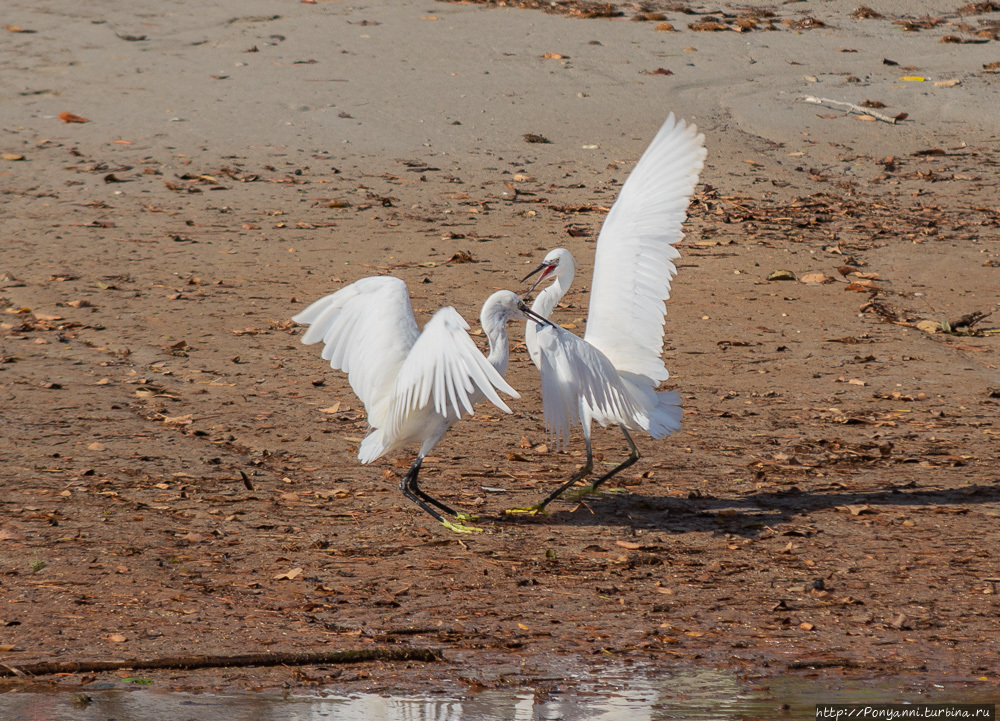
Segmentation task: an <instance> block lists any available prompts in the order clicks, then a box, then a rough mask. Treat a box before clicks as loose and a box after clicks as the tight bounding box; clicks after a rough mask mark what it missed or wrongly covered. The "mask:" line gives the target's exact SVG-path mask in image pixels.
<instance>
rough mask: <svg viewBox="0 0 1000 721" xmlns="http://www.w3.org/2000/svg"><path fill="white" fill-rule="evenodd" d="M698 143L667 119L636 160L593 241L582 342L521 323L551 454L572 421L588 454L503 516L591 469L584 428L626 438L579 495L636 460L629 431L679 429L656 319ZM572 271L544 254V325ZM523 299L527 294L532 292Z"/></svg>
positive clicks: (691, 131) (560, 254) (559, 256)
mask: <svg viewBox="0 0 1000 721" xmlns="http://www.w3.org/2000/svg"><path fill="white" fill-rule="evenodd" d="M704 144H705V137H704V136H703V135H702V134H700V133H699V132H698V129H697V128H696V127H695V126H694V125H689V124H687V123H685V122H684V121H683V120H675V119H674V116H673V113H671V114H670V116H669V117H668V118H667V120H666V122H665V123H664V124H663V126H662V127H661V128H660V130H659V132H658V133H657V134H656V137H655V138H654V139H653V142H652V143H650V145H649V147H648V148H647V149H646V152H645V153H643V155H642V157H641V158H640V159H639V162H638V163H637V164H636V166H635V169H634V170H633V171H632V173H631V175H629V177H628V179H627V180H626V181H625V184H624V185H623V186H622V189H621V193H619V195H618V199H617V200H616V201H615V203H614V205H613V206H612V207H611V210H610V211H609V212H608V215H607V218H605V220H604V225H603V226H602V228H601V232H600V235H599V236H598V239H597V251H596V254H595V258H594V278H593V282H592V284H591V288H590V309H589V314H588V317H587V330H586V333H585V335H584V337H583V338H580V337H578V336H576V335H575V334H573V333H570V332H569V331H567V330H565V329H563V328H561V327H558V326H555V325H551V324H550V325H540V324H537V323H535V322H533V321H531V320H529V321H528V324H527V328H526V331H525V341H526V342H527V345H528V352H529V354H530V355H531V359H532V361H534V363H535V365H536V366H538V369H539V371H540V372H541V379H542V403H543V407H544V412H545V424H546V426H547V427H548V429H549V433H550V434H551V435H552V437H553V440H554V441H555V443H556V446H557V447H563V448H564V447H565V446H566V444H567V443H568V440H569V435H570V429H571V427H572V426H573V425H577V424H579V425H580V426H581V428H582V430H583V439H584V443H585V444H586V449H587V459H586V463H585V464H584V466H583V468H581V469H580V470H579V471H578V472H577V473H575V474H574V475H573V476H572V478H570V479H569V480H568V481H567V482H566V483H564V484H562V485H561V486H560V487H559V488H557V489H556V490H555V491H553V492H552V493H551V494H549V495H548V496H547V497H545V498H544V499H542V500H541V501H540V502H539V503H537V504H536V505H534V506H531V507H529V508H516V509H511V511H508V512H509V513H518V512H520V513H540V512H544V509H545V506H547V505H548V504H549V503H550V502H551V501H553V500H554V499H556V498H558V497H559V496H560V495H561V494H562V493H563V492H564V491H565V490H566V489H568V488H569V487H570V486H572V485H574V484H575V483H576V482H577V481H580V480H582V479H583V478H585V477H586V476H587V475H589V474H590V472H591V471H592V470H593V456H592V452H591V445H590V425H591V422H592V421H597V422H598V423H600V424H601V425H602V426H605V427H606V426H607V425H617V426H618V427H620V428H621V430H622V433H624V434H625V440H626V442H627V443H628V446H629V451H630V452H629V457H628V458H627V459H625V461H624V462H622V463H621V464H619V465H618V466H616V467H615V468H613V469H611V470H610V471H608V472H607V473H605V474H604V475H602V476H600V477H599V478H598V479H597V480H595V481H594V482H593V483H592V484H591V485H590V486H589V487H588V488H585V489H584V490H585V491H586V490H590V491H593V490H595V489H596V488H597V487H598V486H600V485H601V484H602V483H604V482H605V481H606V480H607V479H608V478H610V477H611V476H613V475H615V474H616V473H618V472H620V471H622V470H624V469H625V468H628V467H629V466H630V465H632V464H633V463H635V462H636V461H637V460H638V459H639V450H638V449H637V448H636V445H635V442H634V441H633V440H632V437H631V436H630V435H629V430H633V431H635V430H643V431H645V432H647V433H648V434H649V435H651V436H652V437H653V438H663V437H665V436H667V435H670V434H671V433H675V432H677V431H678V430H680V427H681V415H682V411H681V407H680V395H679V394H678V393H677V392H676V391H658V390H657V387H658V386H659V384H660V382H661V381H664V380H666V379H667V378H668V377H669V373H668V372H667V369H666V366H665V365H664V363H663V358H662V354H663V321H664V316H665V315H666V305H665V301H666V300H667V298H669V297H670V282H671V280H673V277H674V275H675V274H676V273H677V268H676V266H675V265H674V261H675V260H676V259H677V258H679V257H680V253H678V251H677V249H676V247H674V246H675V244H676V243H677V242H678V241H679V240H681V238H683V237H684V233H683V231H682V225H683V223H684V221H685V219H686V217H687V208H688V204H689V203H690V200H691V195H692V194H693V193H694V188H695V185H696V184H697V182H698V175H699V173H700V172H701V169H702V167H703V166H704V162H705V156H706V151H705V145H704ZM575 270H576V261H575V260H574V258H573V255H572V254H571V253H570V252H569V251H568V250H566V249H564V248H557V249H555V250H553V251H550V252H549V253H548V254H547V255H546V256H545V259H544V260H543V261H542V263H541V265H539V266H538V267H537V268H536V269H535V270H534V271H532V272H531V273H529V274H528V275H527V276H526V277H525V278H524V280H527V279H528V278H530V277H531V276H533V275H534V274H535V273H540V274H541V275H540V277H539V278H538V280H537V281H536V282H535V284H534V285H533V286H532V287H531V290H534V288H535V287H537V286H538V285H539V283H541V282H542V281H545V280H548V279H551V280H552V283H551V285H549V286H548V287H546V288H545V289H544V290H542V291H541V292H540V293H539V294H538V297H537V298H536V299H535V302H534V303H533V304H532V310H534V311H535V312H536V313H538V315H540V316H542V317H544V318H548V317H549V315H550V314H551V313H552V311H553V310H554V309H555V307H556V304H558V302H559V300H560V299H561V298H562V297H563V295H565V293H566V291H567V290H568V289H569V286H570V283H572V281H573V276H574V273H575ZM529 292H530V290H529Z"/></svg>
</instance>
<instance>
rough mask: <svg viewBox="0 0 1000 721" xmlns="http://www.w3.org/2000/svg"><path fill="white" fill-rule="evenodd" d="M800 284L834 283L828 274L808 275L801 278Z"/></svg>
mask: <svg viewBox="0 0 1000 721" xmlns="http://www.w3.org/2000/svg"><path fill="white" fill-rule="evenodd" d="M799 282H800V283H806V284H808V285H818V284H821V283H832V282H833V278H831V277H830V276H828V275H827V274H826V273H818V272H817V273H806V274H805V275H803V276H802V277H801V278H799Z"/></svg>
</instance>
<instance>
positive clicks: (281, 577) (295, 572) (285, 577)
mask: <svg viewBox="0 0 1000 721" xmlns="http://www.w3.org/2000/svg"><path fill="white" fill-rule="evenodd" d="M301 574H302V568H301V566H300V567H297V568H293V569H292V570H291V571H285V572H284V573H279V574H278V575H277V576H275V577H274V580H276V581H291V580H294V579H295V578H296V577H297V576H300V575H301Z"/></svg>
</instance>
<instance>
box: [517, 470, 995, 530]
mask: <svg viewBox="0 0 1000 721" xmlns="http://www.w3.org/2000/svg"><path fill="white" fill-rule="evenodd" d="M987 503H996V504H1000V483H998V484H996V485H969V486H964V487H962V488H950V489H939V488H920V487H914V486H907V487H898V486H894V487H888V488H883V489H877V490H870V491H856V490H822V491H819V490H817V491H808V490H801V489H799V488H797V487H795V486H791V487H788V488H787V489H784V490H782V491H758V492H755V493H750V494H747V495H744V496H740V497H735V498H717V497H713V496H695V497H687V498H683V497H675V496H646V495H640V494H633V493H605V494H603V495H593V496H588V497H586V498H584V499H582V501H569V502H567V501H565V500H560V501H557V502H555V503H553V504H552V505H551V506H549V509H548V510H549V515H548V516H541V517H540V516H520V515H516V516H505V517H503V522H504V523H511V524H525V525H534V524H539V523H542V524H547V525H550V526H623V527H628V528H637V529H657V530H663V531H668V532H674V533H685V532H690V531H702V532H704V531H715V532H719V533H729V534H733V535H738V536H744V537H751V536H756V535H758V534H759V533H761V532H763V531H764V530H765V529H767V528H772V529H773V528H774V527H775V526H776V525H777V524H789V523H792V524H795V523H798V524H802V523H804V522H807V521H808V520H809V516H810V514H812V513H815V512H817V511H825V510H829V509H843V511H844V512H845V513H850V514H852V515H855V516H862V517H863V516H869V515H877V514H879V513H881V512H883V511H886V510H889V509H892V510H894V511H900V510H904V509H916V508H923V509H927V508H940V509H945V508H947V509H948V511H949V512H951V513H965V512H968V511H969V510H970V509H971V508H973V507H974V506H977V505H981V504H987ZM557 504H558V505H557Z"/></svg>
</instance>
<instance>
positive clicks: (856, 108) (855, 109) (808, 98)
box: [802, 95, 896, 125]
mask: <svg viewBox="0 0 1000 721" xmlns="http://www.w3.org/2000/svg"><path fill="white" fill-rule="evenodd" d="M802 100H803V101H804V102H807V103H814V104H816V105H836V106H837V107H841V108H846V109H847V110H848V111H849V112H852V113H858V114H859V115H870V116H871V117H873V118H875V119H876V120H881V121H882V122H883V123H889V124H890V125H895V124H896V118H890V117H889V116H888V115H883V114H882V113H876V112H875V111H874V110H872V109H871V108H863V107H861V106H860V105H855V104H854V103H845V102H842V101H840V100H830V99H829V98H817V97H813V96H812V95H805V96H803V97H802Z"/></svg>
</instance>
